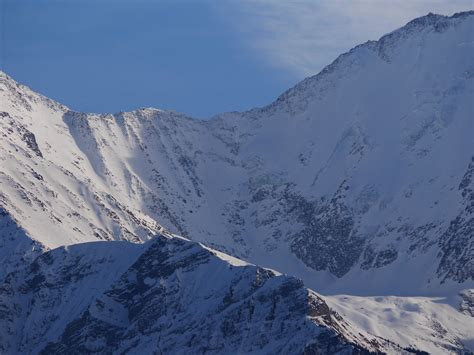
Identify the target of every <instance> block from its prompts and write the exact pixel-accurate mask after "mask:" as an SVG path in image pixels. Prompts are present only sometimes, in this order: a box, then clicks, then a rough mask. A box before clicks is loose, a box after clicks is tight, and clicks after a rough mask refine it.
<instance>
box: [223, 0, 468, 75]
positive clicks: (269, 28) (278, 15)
mask: <svg viewBox="0 0 474 355" xmlns="http://www.w3.org/2000/svg"><path fill="white" fill-rule="evenodd" d="M230 4H232V6H231V8H232V11H233V14H232V15H233V16H232V18H233V26H234V27H235V29H236V30H238V31H240V34H241V38H243V40H244V41H245V44H246V45H247V46H250V47H251V48H252V49H253V50H254V51H255V52H256V53H257V54H258V55H259V56H261V58H262V59H263V60H264V61H265V62H266V63H268V64H269V65H272V66H275V67H278V68H280V69H283V70H286V71H288V72H289V73H290V74H291V75H292V76H295V77H296V78H298V79H301V78H303V77H306V76H309V75H313V74H316V73H318V72H319V71H320V70H321V69H322V68H323V67H324V66H326V65H327V64H329V63H330V62H331V61H332V60H334V59H335V58H336V57H337V56H338V55H339V54H341V53H342V52H345V51H347V50H349V49H350V48H352V47H354V46H355V45H357V44H359V43H363V42H365V41H367V40H375V39H378V38H379V37H381V36H382V35H384V34H385V33H388V32H391V31H392V30H394V29H396V28H398V27H401V26H403V25H404V24H405V23H407V22H408V21H410V20H412V19H413V18H415V17H419V16H423V15H426V14H427V13H429V12H434V13H439V14H444V15H451V14H453V13H455V12H459V11H466V10H469V9H470V8H472V0H457V1H456V0H438V1H433V0H430V1H427V0H411V1H406V0H333V1H330V0H322V1H310V0H299V1H278V0H253V1H250V0H249V1H247V0H243V1H238V2H231V3H230ZM227 11H228V10H227Z"/></svg>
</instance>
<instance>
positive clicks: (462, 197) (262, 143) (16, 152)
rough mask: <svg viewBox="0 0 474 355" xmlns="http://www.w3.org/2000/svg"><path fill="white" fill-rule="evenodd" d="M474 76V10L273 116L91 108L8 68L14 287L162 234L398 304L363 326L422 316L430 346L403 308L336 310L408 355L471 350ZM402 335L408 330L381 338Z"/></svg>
mask: <svg viewBox="0 0 474 355" xmlns="http://www.w3.org/2000/svg"><path fill="white" fill-rule="evenodd" d="M473 78H474V13H473V12H467V13H461V14H457V15H454V16H453V17H444V16H439V15H432V14H430V15H427V16H425V17H422V18H419V19H416V20H414V21H412V22H410V23H409V24H407V25H406V26H404V27H403V28H401V29H399V30H396V31H394V32H393V33H391V34H388V35H386V36H384V37H382V38H381V39H380V40H379V41H375V42H367V43H365V44H363V45H360V46H358V47H356V48H354V49H352V50H351V51H350V52H348V53H345V54H343V55H341V56H340V57H339V58H338V59H337V60H336V61H335V62H334V63H332V64H331V65H329V66H328V67H326V68H325V69H324V70H323V71H322V72H321V73H319V74H318V75H316V76H314V77H310V78H308V79H306V80H304V81H303V82H301V83H300V84H298V85H296V86H295V87H294V88H292V89H290V90H288V91H287V92H285V93H284V94H283V95H281V96H280V97H279V98H278V99H277V100H276V101H275V102H274V103H272V104H270V105H269V106H267V107H264V108H258V109H254V110H251V111H248V112H243V113H238V112H234V113H225V114H222V115H218V116H217V117H214V118H212V119H211V120H209V121H200V120H195V119H192V118H189V117H185V116H184V115H181V114H178V113H175V112H170V111H162V110H157V109H139V110H136V111H133V112H125V113H123V112H121V113H117V114H113V115H112V114H110V115H97V114H85V113H77V112H73V111H71V110H70V109H68V108H67V107H65V106H63V105H61V104H59V103H56V102H54V101H51V100H49V99H48V98H45V97H43V96H41V95H39V94H37V93H34V92H32V91H31V90H30V89H28V88H27V87H25V86H22V85H20V84H18V83H16V82H15V81H14V80H13V79H12V78H10V77H8V76H7V75H6V74H3V73H1V74H0V135H1V137H2V139H1V140H0V211H1V212H0V231H1V234H0V236H1V238H0V245H1V246H2V249H1V250H0V262H1V263H2V266H3V265H4V267H3V268H2V270H4V271H3V272H0V279H3V278H5V277H6V275H7V272H9V271H13V270H15V269H16V268H17V266H18V265H20V264H21V263H24V262H31V261H32V260H33V259H34V258H35V257H36V256H37V255H38V254H39V253H41V252H42V251H45V250H48V249H51V248H56V247H60V246H64V245H73V244H78V243H85V242H90V241H99V240H108V241H111V240H122V241H131V242H144V241H147V240H149V239H150V238H151V237H152V236H153V235H154V234H156V233H158V232H162V231H163V227H164V228H165V229H166V230H169V231H171V232H172V233H177V234H180V235H184V236H186V237H188V238H191V239H193V240H196V241H199V242H202V243H204V244H205V245H208V246H210V247H213V248H216V249H219V250H221V251H225V252H227V253H228V254H231V255H233V256H235V257H239V258H241V259H244V260H247V261H249V262H252V263H256V264H259V265H262V266H265V267H270V268H272V269H275V270H279V271H282V272H285V273H288V274H292V275H295V276H297V277H300V278H302V279H303V280H304V282H305V284H306V285H307V286H308V287H310V288H312V289H315V290H317V291H318V292H321V293H323V294H333V295H340V294H348V295H359V296H384V297H382V298H380V299H379V298H377V300H375V301H374V298H373V297H364V298H358V297H354V296H348V297H351V298H349V299H350V302H348V303H349V304H350V305H351V306H350V307H356V308H357V307H358V305H359V304H360V303H361V302H365V303H366V306H364V309H367V312H366V313H365V315H366V316H369V315H371V314H373V313H372V311H371V309H372V307H374V308H373V309H377V310H382V308H383V307H385V308H387V309H391V308H392V307H398V305H399V304H411V305H414V306H413V307H414V308H416V309H419V310H420V311H419V312H420V319H419V321H420V322H421V323H422V324H424V326H423V327H422V328H423V329H424V330H423V331H422V332H421V333H420V334H421V335H420V334H418V333H417V334H413V333H412V332H411V330H410V329H407V328H406V326H405V324H406V323H404V322H403V317H405V314H404V313H403V312H398V313H397V312H391V313H390V316H387V318H385V317H384V316H383V314H379V316H378V317H376V318H375V319H372V323H371V322H365V320H364V317H363V316H361V315H360V312H359V311H358V310H357V309H356V308H354V309H352V311H349V310H347V307H346V305H345V302H344V301H343V299H342V298H340V296H335V297H334V298H331V300H332V301H330V303H331V302H333V303H334V305H333V307H334V308H336V309H338V310H344V311H345V313H346V315H347V318H348V319H352V321H353V323H355V324H358V326H359V327H361V328H363V329H366V330H367V331H369V332H372V333H373V334H377V335H380V336H383V337H385V336H386V337H387V338H390V339H391V340H393V341H394V342H396V343H398V344H401V345H403V346H404V347H405V346H412V345H413V346H415V347H418V348H420V349H422V348H423V347H422V346H417V344H418V343H419V344H422V345H424V346H425V348H427V349H428V348H430V349H431V350H433V349H440V348H439V346H443V349H442V351H448V350H447V349H448V348H449V347H452V349H459V348H462V347H463V346H464V345H463V344H462V343H464V344H467V345H469V344H471V343H472V339H473V338H474V334H469V331H468V330H470V324H471V323H470V319H469V318H467V316H466V317H464V316H462V315H461V314H460V313H459V314H458V311H457V307H458V306H459V305H458V303H459V301H460V299H459V298H456V297H457V295H458V293H459V292H460V291H462V290H465V289H472V288H474V237H473V236H474V217H473V216H474V208H473V203H474V139H473V134H472V133H473V132H474V119H473V118H474V108H473V105H474V100H473V98H474V85H473ZM389 296H403V297H401V298H390V297H389ZM417 297H424V298H417ZM427 297H429V298H427ZM427 299H429V300H430V301H426V302H429V303H426V304H429V306H426V307H421V306H420V307H418V305H419V304H420V303H423V302H425V300H427ZM378 300H382V301H378ZM341 302H342V303H341ZM423 304H425V303H423ZM383 305H386V306H383ZM394 305H395V306H394ZM377 312H378V311H377ZM341 313H342V311H341ZM431 313H434V314H439V315H442V314H447V315H448V316H446V317H444V316H440V317H441V319H437V318H436V316H434V319H435V320H436V322H438V323H440V324H442V328H446V329H449V332H448V334H447V335H445V336H444V337H441V338H442V340H441V341H440V343H436V342H437V340H436V339H435V338H434V337H433V335H430V334H441V333H440V331H437V330H436V329H438V330H439V329H440V328H439V327H437V326H436V325H433V324H435V323H430V322H429V321H428V320H430V319H432V317H431V316H430V314H431ZM452 322H454V323H455V324H458V326H453V324H454V323H452ZM387 323H388V324H390V323H393V325H394V327H396V325H397V324H399V327H398V328H396V329H398V330H397V332H400V334H402V333H403V334H402V335H397V334H398V333H397V334H394V333H390V332H388V333H387V332H384V331H380V333H377V332H378V330H377V331H376V330H374V329H376V328H377V329H383V327H384V326H386V324H387ZM373 324H375V325H373ZM435 328H436V329H435ZM433 329H434V330H433ZM436 336H437V335H436ZM391 337H393V338H391ZM470 340H471V343H469V341H470ZM65 341H66V340H65ZM427 344H428V345H427ZM433 344H434V345H433ZM436 344H438V345H436ZM440 344H441V345H440ZM58 346H59V345H58ZM469 346H470V347H471V348H472V344H471V345H469ZM431 347H433V348H431ZM452 349H451V350H452ZM453 351H454V350H453Z"/></svg>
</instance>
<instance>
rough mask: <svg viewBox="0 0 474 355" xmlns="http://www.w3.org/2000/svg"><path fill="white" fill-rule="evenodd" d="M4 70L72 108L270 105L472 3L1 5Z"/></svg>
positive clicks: (342, 0)
mask: <svg viewBox="0 0 474 355" xmlns="http://www.w3.org/2000/svg"><path fill="white" fill-rule="evenodd" d="M0 3H1V6H0V11H1V17H0V21H1V22H0V31H1V33H0V35H1V37H0V40H1V43H0V67H1V69H2V70H4V71H5V72H7V73H8V74H9V75H11V76H12V77H13V78H14V79H16V80H17V81H19V82H21V83H24V84H26V85H29V86H30V87H32V88H33V89H34V90H36V91H39V92H41V93H43V94H45V95H47V96H49V97H51V98H53V99H56V100H58V101H60V102H61V103H64V104H66V105H68V106H69V107H70V108H71V109H74V110H78V111H87V112H117V111H126V110H132V109H135V108H138V107H159V108H163V109H173V110H176V111H181V112H185V113H187V114H190V115H192V116H196V117H210V116H212V115H213V114H216V113H219V112H223V111H232V110H245V109H249V108H251V107H255V106H261V105H265V104H268V103H270V102H271V101H272V100H273V99H275V98H276V97H277V96H278V95H279V94H280V93H282V92H283V91H284V90H286V89H288V88H289V87H291V86H292V85H294V84H295V83H297V82H298V81H300V80H302V79H303V78H305V77H307V76H309V75H313V74H316V73H317V72H318V71H319V70H321V69H322V68H323V67H324V66H325V65H327V64H329V63H330V62H331V61H332V60H333V59H335V58H336V56H337V55H338V54H340V53H342V52H344V51H346V50H348V49H350V48H351V47H353V46H354V45H356V44H358V43H361V42H365V41H366V40H369V39H377V38H379V37H380V36H381V35H383V34H385V33H386V32H389V31H391V30H393V29H395V28H397V27H400V26H402V25H403V24H405V23H406V22H407V21H409V20H411V19H412V18H414V17H417V16H421V15H424V14H426V13H428V12H430V11H431V12H436V13H442V14H447V15H451V14H452V13H454V12H457V11H463V10H468V9H470V8H472V0H432V1H426V0H411V1H405V0H403V1H402V0H392V1H388V0H387V1H385V0H352V1H349V0H332V1H329V0H327V1H326V0H322V1H309V0H299V1H279V0H256V1H247V0H241V1H237V0H235V1H232V0H220V1H217V0H215V1H210V0H194V1H192V0H187V1H185V0H174V1H172V0H156V1H152V0H135V1H131V0H130V1H124V0H116V1H112V0H95V1H93V0H87V1H86V0H82V1H79V0H62V1H61V0H49V1H46V0H30V1H27V0H0Z"/></svg>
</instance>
